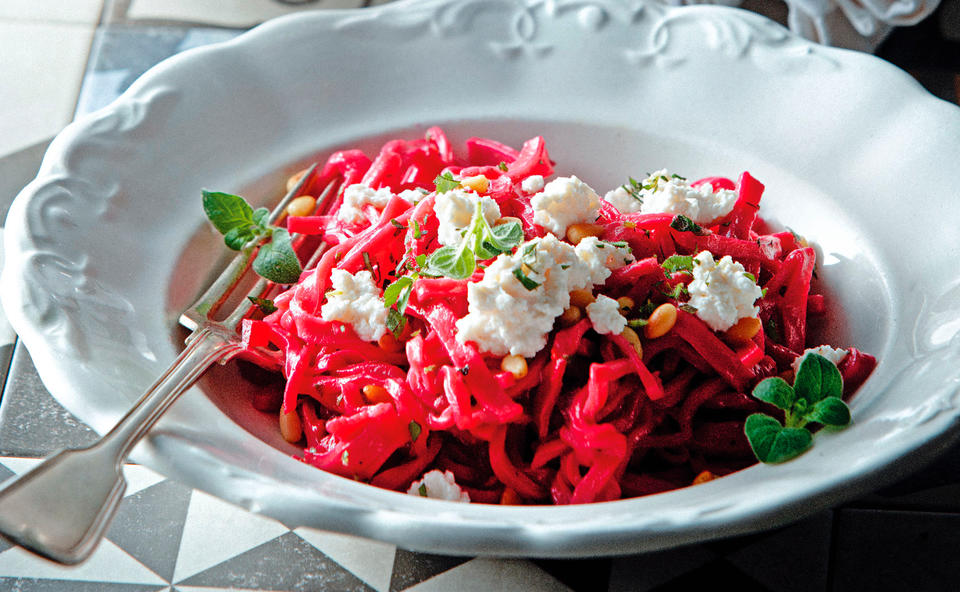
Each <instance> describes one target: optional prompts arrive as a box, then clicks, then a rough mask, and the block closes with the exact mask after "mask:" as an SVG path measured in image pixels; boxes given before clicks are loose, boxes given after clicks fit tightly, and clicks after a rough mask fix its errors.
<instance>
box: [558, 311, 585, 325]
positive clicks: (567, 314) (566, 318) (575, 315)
mask: <svg viewBox="0 0 960 592" xmlns="http://www.w3.org/2000/svg"><path fill="white" fill-rule="evenodd" d="M582 318H583V311H582V310H580V307H579V306H571V307H570V308H568V309H567V310H565V311H563V314H561V315H560V326H562V327H569V326H571V325H575V324H576V323H577V321H579V320H580V319H582Z"/></svg>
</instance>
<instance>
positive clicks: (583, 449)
mask: <svg viewBox="0 0 960 592" xmlns="http://www.w3.org/2000/svg"><path fill="white" fill-rule="evenodd" d="M464 153H465V155H464V156H462V157H458V156H457V155H456V153H455V150H454V148H453V145H452V144H451V142H450V141H449V139H448V138H447V136H446V135H445V134H444V132H443V131H442V130H441V129H440V128H430V129H429V130H428V131H427V133H426V134H425V137H424V138H422V139H417V140H409V141H407V140H392V141H390V142H387V143H386V144H384V146H383V147H382V149H381V150H380V152H379V153H378V154H377V155H375V156H374V157H373V158H370V157H369V156H367V155H366V154H364V153H362V152H360V151H359V150H345V151H341V152H337V153H335V154H333V155H332V156H331V157H330V158H329V159H327V161H326V162H325V164H324V166H323V167H320V169H319V171H318V172H317V173H315V174H314V176H313V178H311V179H308V180H307V183H306V189H305V193H309V194H316V193H317V192H318V190H319V189H320V188H322V187H323V186H325V185H326V184H327V183H329V182H330V181H333V180H336V179H339V180H340V181H341V183H342V185H343V186H347V185H350V184H354V183H363V184H364V185H367V186H369V187H370V188H372V189H379V188H382V187H389V188H390V190H391V191H392V192H393V193H394V194H395V195H394V197H392V198H391V199H390V200H389V201H388V202H387V203H386V205H385V206H383V208H382V209H378V208H377V207H375V206H372V205H368V206H365V207H364V210H363V213H364V216H363V218H364V219H363V221H359V222H353V221H351V222H345V221H343V220H340V219H338V218H337V216H336V212H337V209H338V208H339V207H340V205H341V204H342V195H338V196H337V198H336V199H335V200H334V201H333V203H332V204H331V207H329V208H327V209H326V210H325V211H324V212H321V213H319V214H317V215H312V216H303V217H291V218H289V219H288V221H287V225H288V229H289V230H290V231H291V232H296V233H301V234H307V235H314V236H315V237H317V238H319V239H322V240H323V241H325V242H326V243H328V244H329V245H330V248H329V249H328V250H327V251H326V253H324V255H323V256H322V257H321V258H320V261H319V262H318V264H317V265H316V267H315V268H314V269H311V270H307V271H305V272H304V273H303V274H302V276H301V278H300V281H299V282H298V283H297V284H296V285H294V286H292V287H290V288H289V289H287V290H286V291H284V292H282V293H281V294H279V295H278V296H277V297H276V298H275V299H274V304H275V305H276V307H277V310H276V311H275V312H273V313H271V314H269V315H266V316H265V317H263V318H261V319H253V318H251V319H247V320H245V321H244V324H243V343H244V346H245V348H246V353H247V356H248V358H249V359H250V360H253V361H255V362H256V363H258V364H260V365H262V366H265V367H267V368H269V369H271V370H276V371H280V372H282V373H283V375H284V377H285V378H286V383H285V387H284V392H283V397H282V402H281V408H282V410H283V412H284V413H289V412H292V411H296V412H297V413H298V414H299V415H300V418H301V421H302V424H303V430H304V440H303V444H304V446H303V453H302V455H300V456H298V458H300V459H301V460H303V461H304V462H306V463H309V464H311V465H314V466H316V467H318V468H320V469H323V470H326V471H330V472H332V473H335V474H338V475H342V476H344V477H348V478H353V479H359V480H363V481H366V482H369V483H371V484H373V485H376V486H379V487H384V488H387V489H393V490H397V491H407V489H408V488H409V487H410V484H411V483H413V482H414V481H417V480H419V479H421V478H422V476H423V475H424V473H426V472H427V471H430V470H433V469H437V470H440V471H450V473H451V474H452V475H453V476H454V478H455V479H456V482H457V484H458V485H459V486H460V487H461V488H462V489H463V491H466V492H467V493H468V495H469V496H470V499H471V501H472V502H481V503H498V502H499V500H500V499H501V498H503V499H507V498H509V499H519V500H520V502H521V503H557V504H566V503H589V502H597V501H606V500H615V499H620V498H622V497H632V496H639V495H647V494H650V493H656V492H661V491H668V490H671V489H676V488H678V487H684V486H687V485H690V484H691V483H692V481H693V478H694V477H696V476H697V475H698V474H700V473H701V472H702V471H709V472H711V473H713V474H715V475H725V474H728V473H730V472H733V471H736V470H739V469H742V468H744V467H746V466H749V465H751V464H753V463H754V462H756V461H755V459H754V458H753V456H752V454H751V451H750V447H749V445H748V444H747V442H746V439H745V437H744V435H743V422H744V419H745V417H746V416H747V415H748V414H750V413H751V412H753V411H756V410H759V409H764V410H767V411H769V407H768V406H766V405H765V404H763V403H761V402H759V401H757V400H756V399H754V398H752V397H751V396H750V395H749V392H750V389H751V388H752V386H753V385H755V384H756V383H757V382H758V381H759V380H761V379H762V378H765V377H768V376H773V375H776V374H778V373H781V372H785V371H787V370H788V368H789V367H790V364H792V362H793V361H794V360H795V359H796V358H797V356H799V355H800V354H801V353H802V352H803V349H804V347H805V345H806V343H807V340H808V336H807V320H808V316H810V315H811V314H823V313H825V312H826V311H827V310H828V307H829V303H828V302H827V301H826V300H825V299H824V298H823V296H821V295H819V294H811V289H812V275H813V269H814V265H815V254H814V251H813V249H811V248H809V247H806V246H805V244H801V242H800V241H799V240H798V239H797V237H796V236H795V235H793V234H792V233H791V232H773V233H768V232H764V231H763V230H762V229H763V227H764V224H763V221H762V220H761V219H760V218H759V217H758V215H757V214H758V211H759V207H760V198H761V195H762V192H763V185H762V184H761V183H760V182H759V181H757V180H756V179H754V178H753V177H752V176H750V175H749V173H743V174H742V175H741V176H740V178H739V180H738V181H737V182H736V183H735V182H733V181H732V180H730V179H727V178H724V177H709V178H705V179H701V180H699V181H696V182H694V183H693V184H692V185H694V186H697V185H699V184H702V183H710V185H711V187H713V189H714V190H717V189H728V190H736V191H737V193H738V195H737V200H736V202H735V204H734V206H733V209H732V211H731V212H730V213H729V214H728V215H727V216H725V217H724V218H723V219H721V220H718V221H717V222H716V223H715V224H713V225H711V226H709V227H707V228H705V229H703V230H702V231H701V232H694V231H691V230H678V229H677V228H675V227H674V226H675V217H674V216H673V215H670V214H640V213H630V214H621V213H620V212H619V211H618V210H617V209H616V208H615V207H614V206H612V205H611V204H609V203H608V202H606V201H602V203H601V205H600V209H599V214H598V219H597V220H588V221H586V222H591V223H593V222H595V223H596V224H599V225H600V226H601V227H602V229H603V231H602V234H601V236H600V239H601V240H603V241H608V242H616V243H618V244H626V245H627V246H628V247H629V248H630V250H631V252H632V254H633V256H634V261H633V262H628V263H627V264H626V265H623V266H621V267H619V268H617V269H613V270H612V271H611V273H610V276H609V278H608V279H607V280H606V282H605V283H604V284H603V285H602V286H597V287H596V288H595V292H596V293H597V294H605V295H607V296H610V297H611V298H614V299H616V298H621V297H629V299H631V300H632V301H633V302H635V303H636V305H637V306H636V308H637V309H639V308H640V306H641V305H643V304H644V303H647V304H648V305H650V306H654V305H658V304H660V303H663V302H671V303H674V304H675V305H676V306H678V307H680V308H681V310H680V311H679V312H678V315H677V319H676V323H675V325H674V326H673V327H672V328H671V330H670V331H669V332H668V333H667V334H666V335H664V336H662V337H658V338H656V339H642V340H641V341H642V346H643V347H642V352H638V351H637V349H636V348H635V347H634V345H633V344H632V343H631V342H630V341H629V340H627V339H626V338H625V337H624V335H623V334H621V335H603V334H599V333H597V332H596V331H593V330H592V325H591V322H590V320H589V319H588V318H586V316H585V315H584V317H583V318H582V319H580V320H579V321H576V322H574V323H573V324H571V325H570V326H566V327H564V326H561V325H560V324H559V321H558V324H557V326H556V327H555V328H554V330H553V331H551V333H550V334H549V335H548V339H547V345H546V347H544V348H543V349H542V350H541V351H540V352H538V353H537V354H536V355H535V356H533V357H531V358H528V359H527V360H526V364H527V365H526V373H525V374H522V375H514V374H512V373H510V372H506V371H504V370H502V369H501V368H500V357H498V356H493V355H491V354H489V353H486V352H484V351H483V350H482V349H481V347H480V346H478V345H477V344H476V343H473V342H469V341H468V342H462V341H460V340H459V339H458V338H457V329H456V322H457V320H458V319H460V318H463V317H464V316H465V315H466V314H467V313H468V311H469V305H468V302H467V295H468V291H469V288H468V286H469V284H470V283H471V282H475V281H478V280H479V279H480V278H482V277H483V266H484V264H485V263H488V262H482V261H481V262H478V263H479V264H480V265H478V268H477V270H476V271H475V272H474V274H473V275H472V277H470V278H466V279H450V278H446V277H427V276H426V275H424V274H422V273H420V272H421V271H422V269H421V268H420V263H418V257H420V258H421V262H422V257H423V256H427V255H429V254H430V253H432V252H433V251H434V250H436V249H437V248H438V247H439V246H440V245H439V243H438V242H437V228H438V225H439V223H438V220H437V217H436V215H435V214H434V211H433V203H434V197H435V187H434V180H435V179H436V178H437V176H438V175H441V174H444V175H450V176H453V178H454V179H462V178H467V177H473V176H476V175H483V176H485V177H486V178H487V180H488V184H487V188H486V191H485V192H483V195H486V196H489V197H490V198H492V199H494V200H495V201H496V202H497V205H498V206H499V208H500V210H501V215H502V216H504V217H510V218H515V219H518V220H520V222H521V227H522V229H523V233H524V239H525V240H530V239H532V238H535V237H542V236H544V235H545V234H546V231H545V230H544V229H543V228H541V227H540V226H538V225H536V224H535V223H534V222H533V213H534V212H533V209H532V207H531V205H530V197H531V196H530V195H529V194H527V193H525V192H524V191H523V190H522V188H521V183H522V182H523V180H524V179H526V178H527V177H529V176H531V175H540V176H543V177H549V176H551V175H553V173H554V164H553V162H552V161H551V160H550V157H549V154H548V153H547V149H546V144H545V142H544V139H543V138H541V137H536V138H533V139H531V140H529V141H527V142H525V143H524V144H523V146H522V147H521V148H520V149H519V150H516V149H514V148H512V147H510V146H507V145H505V144H502V143H500V142H497V141H495V140H491V139H487V138H470V139H468V140H467V141H466V142H465V143H464ZM405 190H417V192H414V193H411V192H407V193H404V196H403V197H401V196H400V195H399V194H401V193H402V192H404V191H405ZM560 238H563V237H560ZM702 250H709V251H710V252H711V253H713V254H714V256H715V257H716V258H717V259H719V258H720V257H723V256H725V255H729V256H730V257H732V258H733V259H734V260H735V261H737V262H739V263H741V264H742V265H743V266H744V268H745V269H746V270H747V271H748V272H749V273H751V274H753V276H754V277H755V278H756V279H757V283H758V285H759V286H760V287H761V288H765V289H766V293H765V295H764V296H763V297H762V298H761V299H760V300H758V301H757V306H758V307H759V311H760V312H759V317H760V319H761V321H762V323H761V329H760V331H759V332H758V333H757V335H756V336H755V337H753V339H752V340H750V341H749V342H748V343H734V342H731V341H729V340H726V339H725V337H724V335H723V334H721V333H717V332H715V331H713V330H711V329H710V328H709V327H708V326H707V325H706V324H705V323H704V322H703V321H702V320H700V319H699V318H698V317H697V316H696V314H695V311H687V310H684V302H683V301H682V297H681V296H680V294H682V292H683V288H684V287H685V285H686V284H687V283H689V282H690V280H691V276H690V273H688V272H684V271H674V272H672V273H668V272H666V271H665V268H664V267H663V263H664V261H665V260H666V259H667V258H669V257H670V256H671V255H677V254H679V255H694V254H696V253H697V252H699V251H702ZM333 269H341V270H344V271H346V272H349V273H356V272H358V271H360V270H364V269H366V270H368V271H370V272H371V274H372V275H373V277H374V279H375V282H376V283H377V285H378V286H379V287H380V288H381V290H382V289H383V288H386V287H387V286H388V285H390V284H391V283H392V282H394V281H396V280H397V278H398V277H401V276H404V275H408V274H410V273H412V272H414V271H417V273H418V275H417V276H416V277H414V276H411V278H412V279H413V281H412V285H411V287H410V290H409V296H408V303H407V305H406V308H405V310H404V311H403V313H404V314H403V319H404V321H405V328H404V329H403V330H401V331H398V332H397V336H396V338H394V341H393V343H395V344H396V345H395V346H393V347H387V346H381V345H378V344H377V343H370V342H366V341H363V340H362V339H360V338H359V337H357V335H356V333H355V332H354V331H353V329H352V327H351V326H349V325H345V324H343V323H340V322H339V321H328V320H324V319H323V318H322V316H321V314H320V310H321V307H322V305H323V304H324V302H325V299H326V292H327V291H328V290H329V289H330V274H331V272H332V270H333ZM394 312H396V313H399V311H398V310H397V311H394ZM646 314H649V312H647V313H646ZM627 316H628V318H629V319H642V317H643V315H642V314H640V313H639V312H638V310H636V309H635V310H631V311H628V313H627ZM640 332H641V333H642V331H640ZM389 341H390V340H389V339H388V342H389ZM397 341H399V343H397ZM848 351H849V353H848V355H847V357H846V358H845V359H844V360H843V362H842V363H841V364H840V365H839V369H840V371H841V374H842V375H843V377H844V379H845V381H846V385H847V387H848V388H847V389H846V391H845V392H846V395H848V396H849V395H850V394H851V393H852V392H853V391H854V390H855V389H856V387H858V386H859V385H860V384H862V382H863V381H864V380H865V379H866V377H867V376H868V375H869V374H870V372H871V371H872V369H873V367H874V365H875V363H876V361H875V360H874V358H873V357H872V356H870V355H868V354H864V353H863V352H860V351H858V350H856V349H854V348H849V349H848ZM373 392H375V393H378V394H377V396H376V397H373V398H372V399H371V396H370V395H369V394H368V393H373ZM508 493H509V495H507V494H508Z"/></svg>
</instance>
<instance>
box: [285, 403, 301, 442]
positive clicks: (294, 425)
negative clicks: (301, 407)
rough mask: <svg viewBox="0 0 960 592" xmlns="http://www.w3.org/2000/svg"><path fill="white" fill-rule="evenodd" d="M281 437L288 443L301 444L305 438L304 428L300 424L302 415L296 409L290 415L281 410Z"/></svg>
mask: <svg viewBox="0 0 960 592" xmlns="http://www.w3.org/2000/svg"><path fill="white" fill-rule="evenodd" d="M280 435H281V436H283V439H284V440H286V441H287V442H299V441H300V438H301V437H303V427H302V426H301V424H300V414H299V413H297V410H296V408H294V410H293V411H291V412H290V413H284V412H283V410H282V409H281V410H280Z"/></svg>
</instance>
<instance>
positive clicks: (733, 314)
mask: <svg viewBox="0 0 960 592" xmlns="http://www.w3.org/2000/svg"><path fill="white" fill-rule="evenodd" d="M687 290H688V291H689V292H690V301H689V304H690V306H693V307H694V308H696V309H697V316H698V317H700V318H701V319H702V320H703V321H704V322H705V323H706V324H707V325H709V326H710V328H711V329H713V330H714V331H726V330H727V329H729V328H730V327H732V326H733V325H734V324H736V322H737V321H739V320H740V319H742V318H744V317H756V316H757V315H758V314H759V312H760V309H759V308H758V307H757V306H755V305H754V303H755V302H756V301H757V299H758V298H760V297H761V296H762V291H761V290H760V287H759V286H757V282H756V281H755V279H754V278H753V277H752V276H750V275H749V274H748V273H747V272H746V270H745V269H744V268H743V265H741V264H740V263H738V262H736V261H734V260H733V259H732V258H731V257H730V256H729V255H724V256H723V257H722V258H721V259H720V261H714V260H713V253H711V252H710V251H701V252H700V253H699V254H698V255H697V256H696V257H694V258H693V281H691V282H690V284H689V285H688V286H687Z"/></svg>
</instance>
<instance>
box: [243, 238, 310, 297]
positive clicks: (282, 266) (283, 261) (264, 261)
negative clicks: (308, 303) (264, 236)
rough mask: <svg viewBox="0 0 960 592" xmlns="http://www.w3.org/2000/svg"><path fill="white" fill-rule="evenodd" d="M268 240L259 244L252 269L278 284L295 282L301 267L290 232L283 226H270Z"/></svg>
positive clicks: (298, 277) (301, 269)
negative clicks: (291, 241)
mask: <svg viewBox="0 0 960 592" xmlns="http://www.w3.org/2000/svg"><path fill="white" fill-rule="evenodd" d="M270 234H271V239H270V242H268V243H264V244H263V245H261V246H260V251H259V252H258V253H257V257H256V259H254V260H253V270H254V271H255V272H257V273H258V274H259V275H260V276H262V277H264V278H266V279H268V280H270V281H271V282H275V283H278V284H295V283H296V282H297V280H299V279H300V274H301V273H302V271H303V268H301V267H300V260H299V259H297V254H296V253H295V252H294V250H293V245H292V244H291V243H290V233H288V232H287V230H286V229H285V228H276V227H274V228H272V232H271V233H270Z"/></svg>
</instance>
